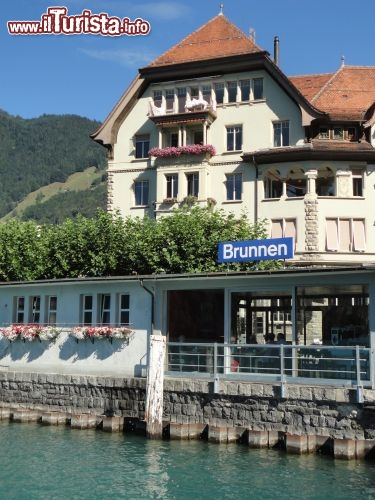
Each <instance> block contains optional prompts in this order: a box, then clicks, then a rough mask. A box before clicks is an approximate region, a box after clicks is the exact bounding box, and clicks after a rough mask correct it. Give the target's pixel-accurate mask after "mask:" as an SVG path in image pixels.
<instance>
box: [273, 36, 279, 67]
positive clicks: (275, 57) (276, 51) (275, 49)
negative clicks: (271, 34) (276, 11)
mask: <svg viewBox="0 0 375 500" xmlns="http://www.w3.org/2000/svg"><path fill="white" fill-rule="evenodd" d="M273 62H274V63H275V64H276V65H277V66H278V65H279V37H278V36H275V38H274V39H273Z"/></svg>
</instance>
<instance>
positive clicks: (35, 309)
mask: <svg viewBox="0 0 375 500" xmlns="http://www.w3.org/2000/svg"><path fill="white" fill-rule="evenodd" d="M29 312H30V314H29V322H30V323H35V324H39V323H40V296H39V295H35V296H32V297H30V311H29Z"/></svg>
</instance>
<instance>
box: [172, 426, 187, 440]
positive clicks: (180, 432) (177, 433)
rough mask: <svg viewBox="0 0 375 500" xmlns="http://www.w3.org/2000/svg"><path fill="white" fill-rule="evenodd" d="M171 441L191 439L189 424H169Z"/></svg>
mask: <svg viewBox="0 0 375 500" xmlns="http://www.w3.org/2000/svg"><path fill="white" fill-rule="evenodd" d="M169 437H170V439H189V424H177V423H172V422H171V423H170V424H169Z"/></svg>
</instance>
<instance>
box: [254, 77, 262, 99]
mask: <svg viewBox="0 0 375 500" xmlns="http://www.w3.org/2000/svg"><path fill="white" fill-rule="evenodd" d="M253 94H254V101H257V100H259V99H263V78H254V80H253Z"/></svg>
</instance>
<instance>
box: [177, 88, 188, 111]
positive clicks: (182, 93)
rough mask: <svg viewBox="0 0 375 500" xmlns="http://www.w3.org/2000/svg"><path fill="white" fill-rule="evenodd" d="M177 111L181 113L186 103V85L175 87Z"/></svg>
mask: <svg viewBox="0 0 375 500" xmlns="http://www.w3.org/2000/svg"><path fill="white" fill-rule="evenodd" d="M177 101H178V112H179V113H183V112H184V111H185V105H186V87H178V88H177Z"/></svg>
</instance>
